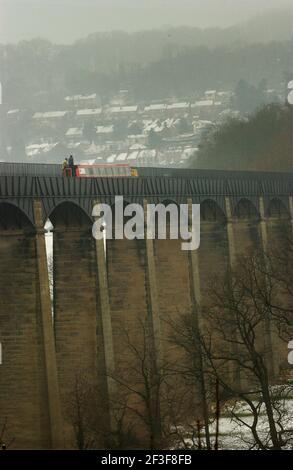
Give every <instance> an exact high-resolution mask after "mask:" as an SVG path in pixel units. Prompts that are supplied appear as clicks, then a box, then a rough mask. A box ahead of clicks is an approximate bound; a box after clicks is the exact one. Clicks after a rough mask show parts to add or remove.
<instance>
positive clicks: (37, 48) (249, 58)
mask: <svg viewBox="0 0 293 470" xmlns="http://www.w3.org/2000/svg"><path fill="white" fill-rule="evenodd" d="M291 24H293V9H292V10H289V11H286V12H285V11H283V12H278V11H277V12H270V13H267V14H266V15H263V16H261V17H258V18H254V19H253V20H250V21H246V22H244V23H242V24H239V25H238V26H234V27H231V28H226V29H220V28H214V29H206V30H201V29H198V28H189V27H180V28H165V29H160V30H154V31H141V32H136V33H126V32H119V31H116V32H111V33H96V34H92V35H89V36H88V37H87V38H84V39H80V40H78V41H77V42H76V43H74V44H73V45H54V44H52V43H51V42H49V41H46V40H43V39H34V40H31V41H21V42H19V43H18V44H15V45H12V44H10V45H2V46H1V45H0V80H1V82H2V86H3V97H4V100H5V101H6V103H7V104H8V106H11V107H23V106H24V107H30V106H40V107H41V108H42V107H43V108H48V109H50V108H52V109H54V108H56V107H58V106H59V103H60V99H63V98H64V96H66V95H67V94H79V93H84V94H90V93H98V94H99V96H100V97H101V99H103V98H105V99H106V100H107V98H108V97H109V95H111V94H113V93H115V92H117V91H118V90H121V89H127V90H129V91H130V98H131V99H132V100H134V101H150V100H158V99H163V98H169V97H174V96H176V97H177V98H180V99H183V100H184V99H193V97H195V96H196V95H197V94H201V93H202V92H203V91H204V90H206V89H209V88H212V89H214V88H216V89H222V90H233V89H234V88H235V86H236V85H237V83H238V81H239V80H240V79H245V80H247V81H248V82H249V83H251V84H253V85H257V84H258V83H259V82H260V81H261V80H263V79H265V80H266V81H267V84H268V86H269V87H271V88H274V89H277V90H278V91H279V92H280V91H282V90H281V89H282V87H284V86H285V85H283V84H285V81H286V80H287V79H291V78H292V76H293V56H292V50H293V30H292V27H291ZM272 38H273V39H274V40H272ZM56 109H57V108H56Z"/></svg>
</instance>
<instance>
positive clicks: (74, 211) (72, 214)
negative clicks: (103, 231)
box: [48, 200, 92, 228]
mask: <svg viewBox="0 0 293 470" xmlns="http://www.w3.org/2000/svg"><path fill="white" fill-rule="evenodd" d="M48 219H49V220H50V221H51V223H52V224H53V226H54V228H56V227H62V228H69V227H72V226H76V227H86V226H90V225H92V219H91V217H90V216H89V215H88V214H87V213H86V211H85V210H84V209H83V208H82V207H81V206H80V205H79V204H77V203H76V202H72V201H67V200H66V201H61V202H60V203H59V204H57V205H56V206H55V207H54V209H53V210H52V211H51V212H50V214H49V215H48Z"/></svg>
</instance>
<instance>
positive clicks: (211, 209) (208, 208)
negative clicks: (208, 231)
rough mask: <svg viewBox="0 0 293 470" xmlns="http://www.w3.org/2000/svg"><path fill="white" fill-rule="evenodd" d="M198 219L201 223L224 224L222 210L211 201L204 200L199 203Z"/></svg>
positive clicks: (224, 218)
mask: <svg viewBox="0 0 293 470" xmlns="http://www.w3.org/2000/svg"><path fill="white" fill-rule="evenodd" d="M200 217H201V221H202V222H218V223H221V224H225V222H226V215H225V213H224V211H223V209H222V208H221V207H220V206H219V204H218V203H217V202H216V201H214V200H213V199H205V200H204V201H202V202H201V204H200Z"/></svg>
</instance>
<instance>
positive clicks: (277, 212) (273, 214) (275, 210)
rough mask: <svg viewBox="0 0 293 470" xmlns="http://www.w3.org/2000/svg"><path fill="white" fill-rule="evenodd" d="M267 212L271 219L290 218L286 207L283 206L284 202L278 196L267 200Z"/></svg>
mask: <svg viewBox="0 0 293 470" xmlns="http://www.w3.org/2000/svg"><path fill="white" fill-rule="evenodd" d="M267 214H268V217H270V218H272V219H289V218H290V214H289V211H288V209H287V207H286V206H285V204H284V202H283V201H282V200H281V199H278V198H274V199H271V200H270V201H269V204H268V210H267Z"/></svg>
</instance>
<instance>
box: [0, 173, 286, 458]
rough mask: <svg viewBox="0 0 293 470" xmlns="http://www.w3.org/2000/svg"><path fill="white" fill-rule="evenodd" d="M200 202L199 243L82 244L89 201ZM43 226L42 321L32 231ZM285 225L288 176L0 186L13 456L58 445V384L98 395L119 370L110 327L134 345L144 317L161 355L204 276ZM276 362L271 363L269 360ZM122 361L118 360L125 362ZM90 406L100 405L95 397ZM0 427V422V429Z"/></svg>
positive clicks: (1, 389)
mask: <svg viewBox="0 0 293 470" xmlns="http://www.w3.org/2000/svg"><path fill="white" fill-rule="evenodd" d="M115 195H123V196H124V198H125V200H126V201H128V202H139V203H142V204H143V203H146V202H153V203H158V202H166V201H168V202H170V201H173V202H175V203H183V202H185V203H186V202H189V203H191V202H194V203H200V204H201V246H200V248H199V250H198V251H197V252H189V253H188V252H184V251H182V250H181V249H180V244H181V241H180V240H135V241H128V240H109V241H107V245H106V251H107V253H106V256H105V245H104V243H103V241H98V240H94V239H93V237H92V235H91V228H92V219H91V212H92V207H93V204H94V203H96V202H97V201H100V202H108V203H110V204H111V203H112V202H113V200H114V196H115ZM48 219H50V220H51V222H52V224H53V226H54V231H53V247H54V249H53V258H54V322H52V306H51V299H50V291H49V284H48V268H47V259H46V247H45V231H44V224H45V222H46V220H48ZM284 225H286V226H288V227H290V230H291V229H292V228H293V174H289V175H288V174H287V175H283V174H268V173H224V172H205V171H203V172H200V171H198V172H194V173H192V174H190V176H189V177H180V175H179V176H176V177H171V178H164V177H155V176H152V177H139V178H117V179H114V178H113V179H111V178H107V179H106V178H104V179H99V180H98V179H87V180H82V179H70V178H61V177H29V176H27V177H21V176H1V177H0V342H1V345H2V364H1V365H0V420H1V419H2V420H3V419H4V418H5V419H6V418H7V424H8V426H9V429H10V432H11V434H12V435H13V437H14V439H15V440H14V444H13V445H14V446H15V447H17V448H26V449H27V448H40V449H44V448H63V447H66V446H70V444H68V442H66V433H65V432H64V409H65V406H66V399H67V398H66V397H67V394H68V392H69V389H68V387H69V385H68V384H69V383H70V380H71V379H72V377H73V375H74V373H75V371H76V370H77V369H78V368H80V367H84V368H85V369H87V370H89V371H91V373H92V374H93V375H94V376H95V378H94V380H95V381H96V383H97V386H98V388H99V390H100V395H101V397H104V398H103V400H106V401H107V398H109V395H110V394H111V393H112V390H111V388H112V386H113V384H112V382H111V378H110V376H109V375H107V372H108V371H112V370H114V369H115V367H117V364H118V363H120V365H121V364H123V360H125V357H124V356H123V355H124V351H123V348H122V346H121V343H120V340H119V338H120V336H119V335H120V330H119V322H120V320H121V319H123V320H125V321H126V322H127V324H128V325H129V326H130V327H131V328H133V331H134V334H135V335H137V336H138V337H139V334H140V333H139V326H138V324H137V316H138V315H144V314H145V313H146V312H147V311H148V310H149V311H150V312H151V320H152V326H153V330H152V331H153V335H154V342H155V344H156V347H157V350H158V351H161V349H162V348H161V338H162V334H163V330H164V328H162V324H161V319H162V317H164V315H166V314H168V315H178V312H179V314H180V312H186V311H191V310H192V305H193V302H194V299H196V302H198V303H201V302H203V303H204V302H205V287H206V284H207V281H208V280H209V279H210V277H211V275H212V274H213V273H217V272H220V271H224V270H225V267H226V266H227V265H229V263H230V265H233V263H235V261H236V258H237V256H238V254H240V253H246V252H247V250H248V249H249V247H253V246H262V247H263V248H266V247H267V246H268V244H269V243H277V241H278V237H279V234H280V232H281V230H282V227H283V226H284ZM275 360H276V361H277V360H278V358H277V359H275ZM126 362H127V358H126ZM101 399H102V398H101ZM0 426H1V421H0Z"/></svg>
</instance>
